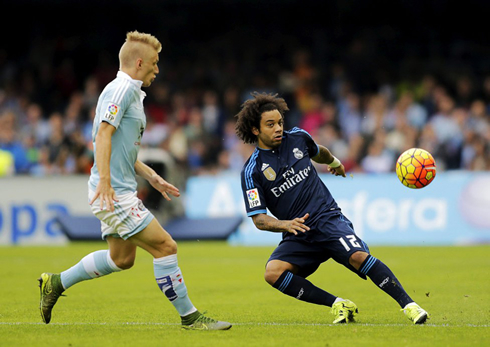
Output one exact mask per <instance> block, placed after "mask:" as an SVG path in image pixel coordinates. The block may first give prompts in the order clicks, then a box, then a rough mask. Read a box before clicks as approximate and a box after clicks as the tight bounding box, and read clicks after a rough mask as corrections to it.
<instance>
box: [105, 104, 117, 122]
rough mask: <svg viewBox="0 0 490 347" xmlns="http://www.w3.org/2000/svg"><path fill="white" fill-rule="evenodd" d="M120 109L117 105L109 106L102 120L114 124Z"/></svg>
mask: <svg viewBox="0 0 490 347" xmlns="http://www.w3.org/2000/svg"><path fill="white" fill-rule="evenodd" d="M120 109H121V108H120V107H119V105H116V104H109V106H107V110H106V112H105V114H104V119H106V120H108V121H109V122H111V123H112V122H114V121H115V120H116V116H117V113H118V112H119V110H120Z"/></svg>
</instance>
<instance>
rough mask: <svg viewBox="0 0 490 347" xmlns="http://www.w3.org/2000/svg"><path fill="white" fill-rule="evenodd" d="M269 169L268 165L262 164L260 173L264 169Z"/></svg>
mask: <svg viewBox="0 0 490 347" xmlns="http://www.w3.org/2000/svg"><path fill="white" fill-rule="evenodd" d="M268 167H269V164H266V163H263V164H262V171H264V170H265V169H267V168H268Z"/></svg>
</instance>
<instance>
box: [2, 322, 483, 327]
mask: <svg viewBox="0 0 490 347" xmlns="http://www.w3.org/2000/svg"><path fill="white" fill-rule="evenodd" d="M232 324H233V325H235V326H240V325H256V326H321V327H339V326H342V327H345V326H366V327H402V326H409V325H410V324H376V323H354V324H328V323H325V324H323V323H252V322H244V323H232ZM0 325H46V324H44V323H41V322H0ZM49 325H61V326H70V325H100V326H104V325H107V326H123V325H135V326H138V325H143V326H144V325H159V326H179V325H180V323H156V322H119V323H115V322H111V323H105V322H73V323H51V324H49ZM419 326H426V327H434V328H458V327H469V328H488V327H490V324H424V325H419Z"/></svg>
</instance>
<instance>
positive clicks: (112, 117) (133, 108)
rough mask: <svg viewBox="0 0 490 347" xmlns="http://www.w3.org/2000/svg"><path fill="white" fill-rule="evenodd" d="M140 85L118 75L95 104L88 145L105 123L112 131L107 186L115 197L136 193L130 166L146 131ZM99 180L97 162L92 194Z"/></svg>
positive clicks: (140, 83) (135, 158) (122, 75)
mask: <svg viewBox="0 0 490 347" xmlns="http://www.w3.org/2000/svg"><path fill="white" fill-rule="evenodd" d="M142 84H143V82H141V81H137V80H133V79H132V78H131V77H130V76H129V75H128V74H126V73H124V72H122V71H119V72H118V73H117V77H116V79H114V80H113V81H112V82H110V83H109V84H108V85H107V86H106V87H105V88H104V90H103V91H102V93H101V95H100V97H99V100H98V102H97V109H96V112H95V119H94V127H93V130H92V141H93V144H94V153H95V152H96V151H97V148H96V147H95V137H96V135H97V132H98V131H99V127H100V124H101V122H107V123H109V124H111V125H113V126H114V127H115V128H116V132H115V133H114V134H113V136H112V154H111V163H110V165H111V166H110V167H111V185H112V187H113V188H114V191H115V192H116V196H117V195H121V194H127V193H132V192H135V191H136V187H137V184H136V172H135V170H134V165H135V163H136V160H137V157H138V151H139V149H140V145H141V137H142V136H143V132H144V130H145V127H146V116H145V113H144V110H143V99H144V97H145V96H146V94H145V92H143V91H142V90H141V86H142ZM99 180H100V176H99V171H98V169H97V161H94V165H93V167H92V170H91V174H90V179H89V182H88V183H89V187H90V188H91V189H92V190H95V189H96V187H97V184H98V183H99Z"/></svg>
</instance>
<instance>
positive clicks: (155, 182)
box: [148, 175, 180, 201]
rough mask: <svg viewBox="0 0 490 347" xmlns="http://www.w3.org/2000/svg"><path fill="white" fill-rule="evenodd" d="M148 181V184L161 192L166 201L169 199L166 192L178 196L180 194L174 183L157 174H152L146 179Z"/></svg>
mask: <svg viewBox="0 0 490 347" xmlns="http://www.w3.org/2000/svg"><path fill="white" fill-rule="evenodd" d="M148 182H150V184H151V185H152V187H153V188H155V189H156V190H158V191H159V192H160V193H162V195H163V197H164V198H165V199H166V200H168V201H170V200H171V199H170V197H169V196H168V194H171V195H173V196H175V197H179V196H180V191H179V188H177V187H175V186H174V185H172V184H170V183H168V182H167V181H165V180H164V179H163V178H162V177H160V176H159V175H154V176H152V177H151V178H150V179H149V180H148Z"/></svg>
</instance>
